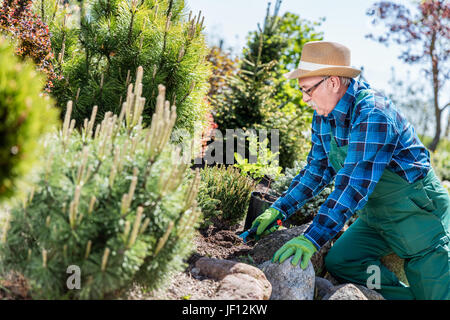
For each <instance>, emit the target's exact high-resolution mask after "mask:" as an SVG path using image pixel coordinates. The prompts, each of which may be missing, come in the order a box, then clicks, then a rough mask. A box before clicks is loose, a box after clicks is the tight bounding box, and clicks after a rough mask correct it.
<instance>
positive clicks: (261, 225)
mask: <svg viewBox="0 0 450 320" xmlns="http://www.w3.org/2000/svg"><path fill="white" fill-rule="evenodd" d="M278 219H280V220H283V214H282V213H281V212H280V211H278V210H277V209H275V208H272V207H271V208H268V209H267V210H266V211H264V212H263V213H261V214H260V215H259V216H258V217H257V218H256V219H255V220H253V223H252V226H251V228H253V227H255V226H258V229H257V230H256V238H257V239H259V237H260V236H265V235H268V234H270V233H272V232H274V231H276V230H278V228H279V226H278V225H275V226H273V227H271V228H270V229H268V230H266V228H267V226H269V225H270V224H271V223H272V222H273V221H276V220H278Z"/></svg>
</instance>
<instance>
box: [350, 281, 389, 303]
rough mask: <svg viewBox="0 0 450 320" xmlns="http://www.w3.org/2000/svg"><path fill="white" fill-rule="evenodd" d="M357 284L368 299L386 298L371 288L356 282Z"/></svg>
mask: <svg viewBox="0 0 450 320" xmlns="http://www.w3.org/2000/svg"><path fill="white" fill-rule="evenodd" d="M355 286H356V287H357V288H358V289H359V290H360V291H361V292H362V293H363V294H364V295H365V296H366V298H367V299H368V300H386V299H384V297H383V296H382V295H381V294H379V293H378V292H376V291H375V290H372V289H369V288H367V287H365V286H362V285H359V284H355Z"/></svg>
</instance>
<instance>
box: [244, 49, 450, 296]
mask: <svg viewBox="0 0 450 320" xmlns="http://www.w3.org/2000/svg"><path fill="white" fill-rule="evenodd" d="M359 73H360V71H359V70H357V69H354V68H351V67H350V51H349V49H348V48H346V47H345V46H343V45H340V44H338V43H333V42H325V41H316V42H309V43H307V44H305V46H304V48H303V51H302V56H301V62H300V64H299V67H298V69H296V70H294V71H292V72H290V73H288V74H286V75H285V76H286V77H287V78H289V79H295V78H297V79H298V83H299V86H300V90H301V91H302V93H303V100H304V101H305V102H306V103H308V104H309V105H310V106H311V107H312V108H313V109H314V116H313V120H312V137H311V140H312V147H311V151H310V153H309V155H308V157H307V165H306V167H305V168H303V169H302V170H301V171H300V173H299V174H298V175H297V176H296V177H295V178H294V179H293V181H292V183H291V185H290V186H289V189H288V190H287V191H286V192H285V193H283V195H282V196H281V197H280V198H278V199H277V201H276V202H275V203H273V205H272V206H271V207H270V208H269V209H268V210H266V211H265V212H264V213H262V214H261V215H260V216H258V217H257V218H256V219H255V221H254V222H253V225H252V226H258V231H257V235H264V234H268V233H270V232H273V231H274V230H276V228H277V226H275V227H273V228H271V229H268V230H266V228H267V226H269V225H270V224H271V223H272V222H273V221H274V220H276V219H282V220H285V219H287V218H288V217H289V216H290V215H292V214H293V213H294V212H296V211H297V210H298V209H299V208H301V207H302V206H303V205H304V204H305V203H306V202H307V201H308V200H309V199H311V198H312V197H314V196H316V195H317V194H318V193H319V192H320V191H321V190H322V189H323V188H324V187H325V186H326V185H328V184H329V183H330V182H331V181H332V179H335V190H334V191H333V192H332V193H331V194H330V195H329V197H328V198H327V200H326V201H325V203H324V204H323V205H322V206H321V207H320V209H319V211H318V213H317V215H316V216H315V217H314V220H313V223H312V224H311V225H310V227H309V228H308V229H307V230H306V231H305V232H304V234H302V235H300V236H298V237H296V238H294V239H292V240H290V241H288V242H287V243H286V244H284V245H283V246H282V247H281V248H280V249H279V250H278V251H277V252H276V253H275V255H274V257H273V259H272V260H273V261H279V262H280V263H281V262H283V261H284V260H286V259H287V258H289V257H291V256H294V257H293V258H292V260H291V263H292V264H294V265H297V264H298V262H299V261H300V259H301V267H302V268H306V266H307V264H308V261H309V260H310V258H311V256H312V255H313V254H314V253H315V252H316V251H318V250H320V248H321V247H322V246H323V245H324V244H325V243H326V242H327V241H329V240H331V239H333V238H334V237H335V236H336V234H337V233H338V232H339V231H340V230H341V229H342V228H343V226H344V224H345V223H346V221H347V220H348V219H349V218H350V217H352V216H353V215H354V214H357V216H358V218H357V219H356V221H355V222H354V223H353V224H351V225H350V227H349V228H348V229H347V230H346V231H345V232H344V233H343V235H342V236H341V237H340V238H339V239H338V240H337V241H336V242H335V243H334V245H333V247H332V248H331V250H330V251H329V253H328V254H327V256H326V259H325V265H326V268H327V270H328V272H330V273H331V274H332V275H333V276H334V277H335V278H336V279H337V280H339V281H340V282H352V283H357V284H363V285H366V284H367V283H368V282H367V280H368V277H371V276H372V272H373V271H372V270H377V267H378V268H379V269H378V270H379V271H380V272H379V279H378V281H379V283H378V285H379V287H377V284H376V283H375V288H377V289H378V288H379V290H378V291H379V292H380V293H381V294H382V295H383V296H384V297H385V298H386V299H450V271H449V270H450V268H449V265H450V259H449V257H450V254H449V253H450V250H449V240H450V232H449V226H450V198H449V195H448V193H447V191H446V190H445V189H444V188H443V187H442V186H441V183H440V181H439V179H438V178H437V177H436V176H435V174H434V171H433V168H432V167H431V165H430V153H429V152H428V150H427V149H426V148H425V147H424V146H423V144H422V143H421V141H420V140H419V138H418V137H417V134H416V132H415V130H414V128H413V127H412V126H411V124H409V123H408V121H406V119H405V118H404V117H403V116H402V115H401V114H400V113H399V112H398V110H397V109H396V107H395V106H394V104H393V103H392V101H390V100H389V99H388V98H386V97H384V96H383V95H381V94H380V93H378V92H377V91H375V90H373V89H372V88H371V87H370V86H369V84H367V83H365V82H361V81H356V80H354V79H353V78H355V77H356V76H357V75H358V74H359ZM392 252H395V253H396V254H397V255H398V256H400V257H401V258H404V259H405V264H404V269H405V273H406V276H407V278H408V282H409V285H410V286H409V287H408V286H406V285H405V284H403V283H401V282H400V281H399V280H398V278H397V277H396V276H395V275H394V274H393V273H392V272H390V271H389V270H388V269H387V268H386V267H385V266H383V265H382V264H381V262H380V258H381V257H383V256H385V255H387V254H390V253H392Z"/></svg>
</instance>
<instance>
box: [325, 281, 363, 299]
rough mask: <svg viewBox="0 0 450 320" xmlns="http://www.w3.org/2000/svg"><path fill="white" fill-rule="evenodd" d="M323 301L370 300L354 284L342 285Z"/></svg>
mask: <svg viewBox="0 0 450 320" xmlns="http://www.w3.org/2000/svg"><path fill="white" fill-rule="evenodd" d="M323 300H369V299H367V297H366V296H365V295H364V294H363V293H362V292H361V290H359V289H358V288H357V287H356V286H355V285H354V284H351V283H347V284H342V285H340V286H337V287H335V288H334V290H333V291H331V292H330V293H328V294H327V295H326V296H325V297H323Z"/></svg>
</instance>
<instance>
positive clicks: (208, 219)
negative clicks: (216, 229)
mask: <svg viewBox="0 0 450 320" xmlns="http://www.w3.org/2000/svg"><path fill="white" fill-rule="evenodd" d="M200 176H201V183H200V187H199V192H198V203H199V206H200V207H201V208H202V213H203V223H202V227H203V228H205V227H208V226H209V225H211V224H215V225H222V226H232V225H234V224H236V223H239V222H240V221H241V220H242V219H243V218H244V217H245V215H246V213H247V209H248V205H249V203H250V196H251V193H252V191H253V190H254V189H255V188H256V182H254V181H253V179H251V178H250V177H245V176H243V175H241V173H240V172H239V170H238V169H237V168H234V167H233V166H228V167H225V166H224V165H215V166H213V167H208V166H206V167H205V168H204V169H202V170H201V171H200Z"/></svg>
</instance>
